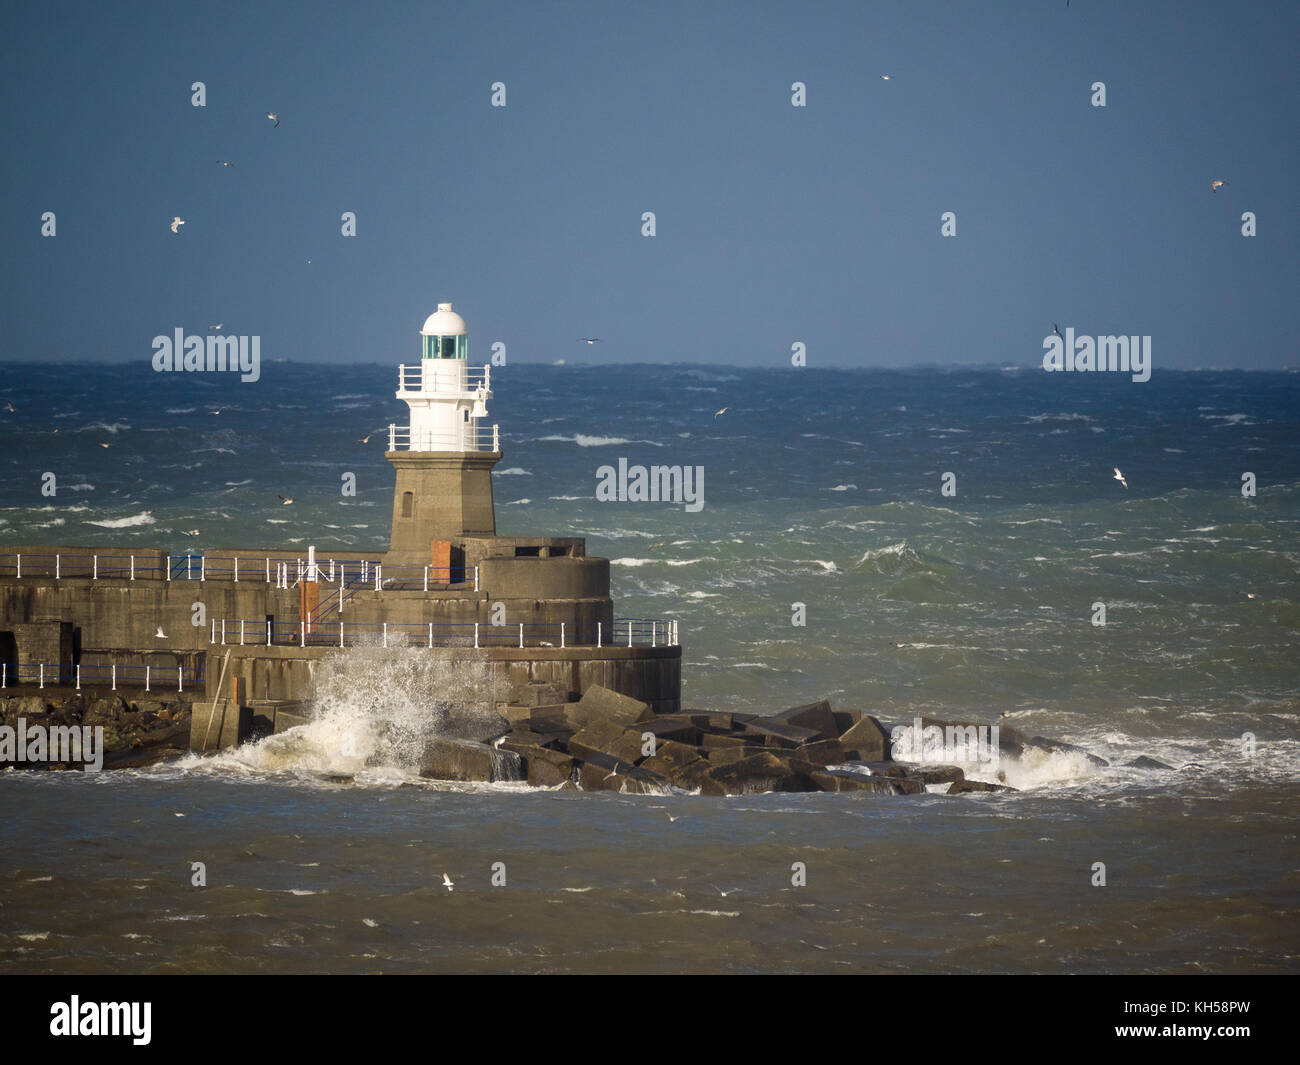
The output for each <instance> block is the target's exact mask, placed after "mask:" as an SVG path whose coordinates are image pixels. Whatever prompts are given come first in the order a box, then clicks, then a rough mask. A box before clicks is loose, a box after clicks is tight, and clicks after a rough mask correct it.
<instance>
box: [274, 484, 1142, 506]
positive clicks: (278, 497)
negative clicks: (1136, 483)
mask: <svg viewBox="0 0 1300 1065" xmlns="http://www.w3.org/2000/svg"><path fill="white" fill-rule="evenodd" d="M1124 487H1126V488H1127V487H1128V486H1127V485H1125V486H1124ZM275 498H276V499H278V500H279V501H280V502H281V503H283V504H284V505H285V506H286V507H287V506H288V505H289V504H290V503H292V502H293V500H292V499H285V498H284V496H279V495H278V496H276V497H275Z"/></svg>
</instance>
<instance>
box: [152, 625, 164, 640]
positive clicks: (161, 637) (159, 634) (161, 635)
mask: <svg viewBox="0 0 1300 1065" xmlns="http://www.w3.org/2000/svg"><path fill="white" fill-rule="evenodd" d="M154 636H155V637H156V638H157V639H159V640H165V639H167V634H166V633H165V632H163V630H162V626H161V625H159V626H158V631H157V632H155V633H154Z"/></svg>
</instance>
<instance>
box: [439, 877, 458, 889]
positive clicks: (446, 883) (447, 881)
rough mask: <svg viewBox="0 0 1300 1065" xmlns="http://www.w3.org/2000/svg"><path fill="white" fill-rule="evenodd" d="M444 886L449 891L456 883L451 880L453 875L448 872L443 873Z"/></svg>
mask: <svg viewBox="0 0 1300 1065" xmlns="http://www.w3.org/2000/svg"><path fill="white" fill-rule="evenodd" d="M442 886H443V887H445V888H446V889H447V890H448V891H451V890H452V889H453V888H454V887H455V886H456V885H455V884H453V883H452V882H451V877H449V876H448V875H447V874H446V873H443V874H442Z"/></svg>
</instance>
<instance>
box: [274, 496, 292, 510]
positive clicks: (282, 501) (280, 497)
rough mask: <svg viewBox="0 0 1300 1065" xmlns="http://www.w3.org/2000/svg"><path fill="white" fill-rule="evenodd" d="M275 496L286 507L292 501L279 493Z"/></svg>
mask: <svg viewBox="0 0 1300 1065" xmlns="http://www.w3.org/2000/svg"><path fill="white" fill-rule="evenodd" d="M275 498H276V499H278V500H279V501H280V502H281V503H283V504H284V505H285V506H286V507H287V506H288V505H289V504H290V503H292V502H293V500H292V499H286V498H285V497H284V496H281V495H277V496H276V497H275Z"/></svg>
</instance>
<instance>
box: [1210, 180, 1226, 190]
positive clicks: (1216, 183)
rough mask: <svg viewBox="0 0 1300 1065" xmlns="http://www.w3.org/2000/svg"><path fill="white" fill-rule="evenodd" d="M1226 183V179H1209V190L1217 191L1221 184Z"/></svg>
mask: <svg viewBox="0 0 1300 1065" xmlns="http://www.w3.org/2000/svg"><path fill="white" fill-rule="evenodd" d="M1226 184H1227V182H1226V181H1219V180H1217V179H1216V180H1214V181H1211V182H1210V191H1211V192H1218V191H1219V190H1220V189H1221V188H1223V186H1224V185H1226Z"/></svg>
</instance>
